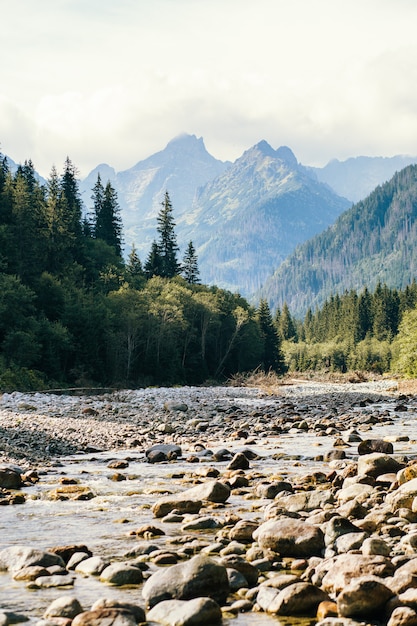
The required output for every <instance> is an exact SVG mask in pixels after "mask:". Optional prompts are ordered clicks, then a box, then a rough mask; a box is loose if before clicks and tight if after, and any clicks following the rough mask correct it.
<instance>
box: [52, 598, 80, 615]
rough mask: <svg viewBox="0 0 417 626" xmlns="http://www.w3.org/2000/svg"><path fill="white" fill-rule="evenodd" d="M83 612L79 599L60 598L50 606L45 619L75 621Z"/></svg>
mask: <svg viewBox="0 0 417 626" xmlns="http://www.w3.org/2000/svg"><path fill="white" fill-rule="evenodd" d="M83 611H84V609H83V608H82V606H81V604H80V603H79V601H78V600H77V598H74V597H73V596H60V597H59V598H56V600H54V601H53V602H52V603H51V604H50V605H49V606H48V608H47V609H46V611H45V613H44V614H43V617H44V619H49V618H51V617H68V618H69V619H74V617H75V616H76V615H78V614H79V613H82V612H83Z"/></svg>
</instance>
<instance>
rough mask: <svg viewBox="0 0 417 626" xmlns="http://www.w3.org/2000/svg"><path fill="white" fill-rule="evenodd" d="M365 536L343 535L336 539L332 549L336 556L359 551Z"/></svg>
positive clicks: (365, 534) (357, 534)
mask: <svg viewBox="0 0 417 626" xmlns="http://www.w3.org/2000/svg"><path fill="white" fill-rule="evenodd" d="M367 536H368V535H367V533H365V532H355V533H345V534H344V535H341V536H340V537H338V538H337V539H336V541H335V542H334V549H335V551H336V552H337V554H343V553H344V552H352V550H359V549H360V548H362V544H363V542H364V540H365V539H366V538H367Z"/></svg>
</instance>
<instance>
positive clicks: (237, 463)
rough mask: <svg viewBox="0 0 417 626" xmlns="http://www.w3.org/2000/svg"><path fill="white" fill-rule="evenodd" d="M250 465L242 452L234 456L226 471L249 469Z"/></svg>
mask: <svg viewBox="0 0 417 626" xmlns="http://www.w3.org/2000/svg"><path fill="white" fill-rule="evenodd" d="M249 467H250V464H249V459H248V458H247V456H246V455H245V454H243V452H239V453H238V454H235V456H234V457H233V459H232V460H231V461H230V463H229V465H228V466H227V469H228V470H237V469H243V470H245V469H249Z"/></svg>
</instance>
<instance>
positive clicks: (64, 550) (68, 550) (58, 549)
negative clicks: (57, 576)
mask: <svg viewBox="0 0 417 626" xmlns="http://www.w3.org/2000/svg"><path fill="white" fill-rule="evenodd" d="M49 552H53V553H54V554H57V555H58V556H60V557H61V559H62V560H63V561H64V562H65V563H68V561H69V560H70V559H71V558H72V557H73V555H74V554H76V553H77V552H82V553H83V554H86V555H87V556H93V553H92V552H91V550H89V549H88V548H87V546H85V545H69V546H54V547H53V548H50V549H49Z"/></svg>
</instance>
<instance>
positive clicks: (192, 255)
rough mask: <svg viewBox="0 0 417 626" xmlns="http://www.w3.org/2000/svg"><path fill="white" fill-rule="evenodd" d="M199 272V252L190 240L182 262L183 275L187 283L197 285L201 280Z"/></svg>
mask: <svg viewBox="0 0 417 626" xmlns="http://www.w3.org/2000/svg"><path fill="white" fill-rule="evenodd" d="M199 273H200V272H199V270H198V260H197V254H196V251H195V248H194V245H193V242H192V241H190V243H189V244H188V248H187V251H186V253H185V255H184V259H183V262H182V275H183V276H184V278H185V280H186V281H187V283H189V284H190V285H195V284H197V283H199V282H200V281H199Z"/></svg>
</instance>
